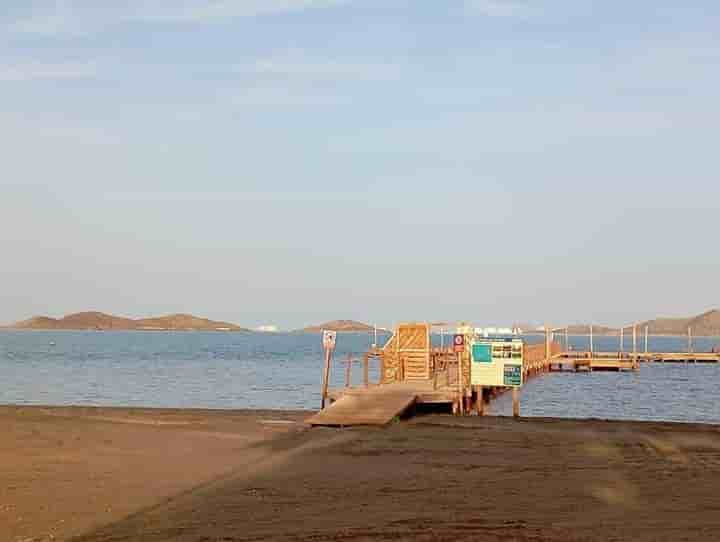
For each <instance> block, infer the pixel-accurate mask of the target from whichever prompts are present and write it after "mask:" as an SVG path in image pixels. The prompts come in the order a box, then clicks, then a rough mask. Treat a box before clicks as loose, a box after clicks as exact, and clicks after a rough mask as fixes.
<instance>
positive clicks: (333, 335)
mask: <svg viewBox="0 0 720 542" xmlns="http://www.w3.org/2000/svg"><path fill="white" fill-rule="evenodd" d="M336 342H337V332H336V331H327V330H325V331H323V348H325V350H335V344H336Z"/></svg>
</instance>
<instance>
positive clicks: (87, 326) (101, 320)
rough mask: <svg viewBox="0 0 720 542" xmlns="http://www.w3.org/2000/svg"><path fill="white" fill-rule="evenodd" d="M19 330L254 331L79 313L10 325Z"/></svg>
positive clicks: (185, 320) (184, 318)
mask: <svg viewBox="0 0 720 542" xmlns="http://www.w3.org/2000/svg"><path fill="white" fill-rule="evenodd" d="M8 327H9V329H18V330H67V331H84V330H102V331H107V330H118V331H169V330H177V331H180V330H182V331H250V330H249V329H246V328H243V327H240V326H238V325H236V324H231V323H228V322H218V321H214V320H208V319H207V318H199V317H197V316H192V315H190V314H170V315H167V316H160V317H156V318H141V319H137V320H133V319H131V318H124V317H121V316H114V315H112V314H105V313H102V312H93V311H91V312H78V313H74V314H68V315H67V316H63V317H62V318H51V317H49V316H35V317H33V318H30V319H28V320H23V321H21V322H17V323H15V324H12V325H10V326H8Z"/></svg>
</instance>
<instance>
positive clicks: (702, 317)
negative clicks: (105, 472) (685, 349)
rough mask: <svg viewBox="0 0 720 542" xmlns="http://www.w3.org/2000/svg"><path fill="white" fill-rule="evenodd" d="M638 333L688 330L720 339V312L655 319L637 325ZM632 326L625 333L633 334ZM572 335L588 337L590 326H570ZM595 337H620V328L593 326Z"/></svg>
mask: <svg viewBox="0 0 720 542" xmlns="http://www.w3.org/2000/svg"><path fill="white" fill-rule="evenodd" d="M636 327H637V331H638V333H645V328H646V327H647V329H648V333H649V334H650V335H687V333H688V328H690V329H691V330H692V334H693V335H694V336H696V337H720V310H717V309H714V310H710V311H707V312H704V313H702V314H699V315H697V316H691V317H688V318H655V319H654V320H647V321H645V322H638V323H637V324H636ZM632 328H633V326H632V325H629V326H626V327H624V328H623V329H624V331H625V332H626V333H627V332H632ZM568 332H569V333H570V334H571V335H588V334H589V333H590V325H589V324H580V325H573V326H569V328H568ZM593 334H595V335H610V336H616V335H620V328H613V327H607V326H598V325H593Z"/></svg>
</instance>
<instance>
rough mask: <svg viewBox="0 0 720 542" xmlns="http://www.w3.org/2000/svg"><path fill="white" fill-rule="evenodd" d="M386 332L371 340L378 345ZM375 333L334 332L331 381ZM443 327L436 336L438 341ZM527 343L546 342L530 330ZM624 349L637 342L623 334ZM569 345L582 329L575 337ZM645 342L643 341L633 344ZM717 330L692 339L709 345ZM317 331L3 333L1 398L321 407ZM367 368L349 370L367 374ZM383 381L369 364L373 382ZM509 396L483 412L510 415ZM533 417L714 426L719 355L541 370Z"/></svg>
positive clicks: (670, 347)
mask: <svg viewBox="0 0 720 542" xmlns="http://www.w3.org/2000/svg"><path fill="white" fill-rule="evenodd" d="M387 338H388V336H387V335H381V336H379V337H378V343H379V344H381V345H382V344H383V343H384V341H385V340H387ZM374 340H375V338H374V336H373V335H372V334H365V333H358V334H354V333H350V334H340V335H339V336H338V344H337V350H336V352H335V355H334V360H333V364H332V370H331V374H330V380H331V386H333V385H334V386H341V385H342V384H343V383H344V380H345V376H346V375H345V372H346V365H347V364H346V360H347V357H348V355H351V356H352V357H354V358H359V357H360V356H361V354H362V353H363V352H365V351H366V350H367V349H368V348H369V347H370V346H371V345H372V343H373V342H374ZM447 340H448V338H447V336H446V337H441V336H435V337H433V341H434V342H435V343H436V344H440V342H441V341H445V343H446V344H447ZM526 340H527V341H528V342H529V343H533V342H542V341H543V340H544V339H543V337H541V336H528V337H526ZM625 341H626V342H625V345H624V348H625V351H627V350H628V349H630V348H632V345H631V344H630V340H629V338H628V337H626V338H625ZM569 342H570V345H571V346H572V347H573V348H575V349H588V346H589V345H588V338H587V337H584V336H582V337H581V336H571V337H570V338H569ZM638 343H639V348H644V339H642V338H641V339H640V340H639V341H638ZM718 344H720V338H705V337H703V338H695V339H694V341H693V348H694V350H695V351H698V352H699V351H710V350H711V349H712V347H713V346H716V345H718ZM594 345H595V350H597V351H600V350H603V351H617V350H618V349H619V347H620V345H619V338H617V337H595V339H594ZM648 346H649V349H650V350H651V351H663V352H682V351H686V349H687V339H685V338H681V337H650V339H649V345H648ZM322 369H323V352H322V345H321V339H320V336H319V335H317V334H303V333H228V332H209V333H205V332H119V331H118V332H113V331H103V332H97V331H89V332H71V331H2V332H0V404H3V405H58V406H59V405H91V406H132V407H163V408H210V409H293V410H294V409H302V410H313V409H317V408H318V407H319V406H320V388H321V380H322ZM362 372H363V371H362V365H361V364H360V363H359V362H355V363H352V364H351V379H352V382H353V383H354V384H356V385H359V384H360V383H361V382H362V378H363V375H362ZM377 378H378V367H377V365H376V364H372V365H371V368H370V380H371V381H376V380H377ZM511 410H512V405H511V398H510V395H509V394H506V395H503V396H501V397H499V398H498V399H496V400H495V401H493V402H492V403H491V405H490V406H489V413H490V414H495V415H500V416H507V415H510V414H511ZM521 411H522V415H523V416H529V417H536V416H542V417H546V416H549V417H560V418H599V419H614V420H656V421H673V422H698V423H710V424H720V365H719V364H707V365H706V364H697V365H696V364H687V365H686V364H643V365H642V366H641V369H640V370H639V371H637V372H622V373H615V372H593V373H570V372H568V373H548V374H544V375H541V376H539V377H538V378H534V379H531V380H530V381H529V382H528V383H527V384H526V385H525V386H524V387H523V388H522V391H521Z"/></svg>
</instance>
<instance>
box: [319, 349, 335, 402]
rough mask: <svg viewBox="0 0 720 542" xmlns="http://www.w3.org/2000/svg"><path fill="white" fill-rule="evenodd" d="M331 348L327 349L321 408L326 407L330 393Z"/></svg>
mask: <svg viewBox="0 0 720 542" xmlns="http://www.w3.org/2000/svg"><path fill="white" fill-rule="evenodd" d="M331 355H332V354H331V350H330V349H329V348H326V349H325V370H324V371H323V385H322V400H321V401H320V408H321V409H323V408H325V398H326V397H327V393H328V384H329V381H330V356H331Z"/></svg>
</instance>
